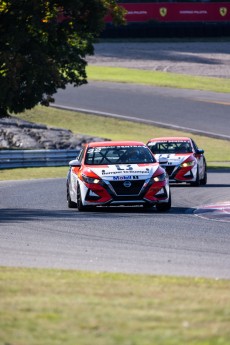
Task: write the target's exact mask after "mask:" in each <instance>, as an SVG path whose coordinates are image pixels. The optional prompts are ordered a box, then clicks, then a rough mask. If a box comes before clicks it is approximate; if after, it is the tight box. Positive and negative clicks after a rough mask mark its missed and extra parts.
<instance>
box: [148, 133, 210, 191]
mask: <svg viewBox="0 0 230 345" xmlns="http://www.w3.org/2000/svg"><path fill="white" fill-rule="evenodd" d="M147 146H148V147H149V148H150V150H151V151H152V153H153V154H154V156H155V158H156V160H157V161H159V159H160V158H161V159H162V158H165V159H166V161H165V163H164V164H161V166H163V167H164V168H165V170H166V172H167V173H168V175H169V181H170V182H174V183H182V182H186V183H190V184H191V185H192V186H199V185H206V183H207V164H206V159H205V156H204V150H202V149H199V148H198V147H197V145H196V143H195V142H194V140H193V139H191V138H188V137H161V138H153V139H150V140H149V141H148V143H147Z"/></svg>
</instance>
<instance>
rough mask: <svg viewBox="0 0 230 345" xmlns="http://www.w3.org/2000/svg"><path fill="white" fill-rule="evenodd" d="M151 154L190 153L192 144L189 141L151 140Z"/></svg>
mask: <svg viewBox="0 0 230 345" xmlns="http://www.w3.org/2000/svg"><path fill="white" fill-rule="evenodd" d="M149 148H150V150H151V151H152V153H153V154H164V153H167V154H170V153H190V152H192V146H191V143H190V142H189V141H162V142H152V143H150V145H149Z"/></svg>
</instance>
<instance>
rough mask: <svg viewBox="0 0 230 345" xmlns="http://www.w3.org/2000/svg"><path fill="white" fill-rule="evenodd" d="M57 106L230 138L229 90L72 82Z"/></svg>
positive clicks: (60, 92) (59, 94) (59, 93)
mask: <svg viewBox="0 0 230 345" xmlns="http://www.w3.org/2000/svg"><path fill="white" fill-rule="evenodd" d="M117 100H119V101H117ZM54 106H58V107H65V108H69V109H75V110H79V111H86V112H89V113H96V114H104V115H106V116H118V117H121V118H124V119H131V120H139V121H141V122H146V123H151V124H160V125H161V126H166V127H169V128H175V129H185V130H190V131H192V132H194V133H197V134H199V133H200V134H201V133H203V134H205V135H211V136H215V137H219V138H223V139H228V140H230V133H229V128H230V116H229V114H230V96H229V94H227V93H226V94H223V93H214V92H207V91H196V90H183V89H171V88H162V87H153V86H145V85H134V84H121V83H120V84H119V83H107V82H92V81H90V82H89V84H88V85H84V86H81V87H78V88H74V87H73V86H71V85H69V86H68V87H67V89H66V90H59V91H58V93H57V94H56V95H55V103H54Z"/></svg>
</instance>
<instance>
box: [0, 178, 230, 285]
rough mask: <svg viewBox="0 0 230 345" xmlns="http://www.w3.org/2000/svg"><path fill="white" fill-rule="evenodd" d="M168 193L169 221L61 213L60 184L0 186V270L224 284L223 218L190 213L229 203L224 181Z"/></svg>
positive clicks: (227, 242)
mask: <svg viewBox="0 0 230 345" xmlns="http://www.w3.org/2000/svg"><path fill="white" fill-rule="evenodd" d="M208 180H209V184H208V185H207V186H205V187H190V186H182V185H179V186H174V187H172V196H173V207H172V209H171V211H170V212H169V213H164V214H161V213H157V212H156V210H155V209H153V210H151V211H148V212H144V211H143V210H142V209H141V208H139V207H130V208H124V207H123V208H122V207H114V208H100V209H98V210H97V211H96V212H85V213H84V212H78V211H77V210H73V209H67V206H66V200H65V194H66V191H65V179H47V180H32V181H18V182H17V181H6V182H0V195H1V198H0V208H1V209H0V265H2V266H6V265H9V266H27V267H52V268H70V269H80V270H96V271H112V272H126V273H147V274H167V275H178V276H203V277H215V278H227V279H229V278H230V226H229V225H230V223H229V221H230V218H229V213H228V214H227V213H225V217H222V218H221V219H219V220H218V221H216V220H215V218H214V220H213V219H206V218H201V217H197V216H196V215H194V214H193V211H194V210H195V208H196V207H198V206H201V207H203V206H204V205H209V204H216V203H223V202H224V201H228V200H229V195H230V193H229V192H230V179H229V173H224V172H223V173H215V172H210V173H209V174H208Z"/></svg>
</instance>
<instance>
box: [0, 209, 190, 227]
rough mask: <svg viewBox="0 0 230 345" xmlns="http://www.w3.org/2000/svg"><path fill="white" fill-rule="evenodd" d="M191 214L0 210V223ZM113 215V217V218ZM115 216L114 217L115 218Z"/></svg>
mask: <svg viewBox="0 0 230 345" xmlns="http://www.w3.org/2000/svg"><path fill="white" fill-rule="evenodd" d="M192 212H193V209H190V208H187V207H172V208H171V210H170V211H168V212H157V210H156V209H155V208H154V207H153V208H152V209H149V210H145V209H144V208H142V207H128V206H126V207H121V206H119V207H101V206H100V207H97V208H95V209H92V210H88V211H86V212H79V211H78V210H77V209H67V210H42V209H25V208H24V209H19V208H17V209H16V208H14V209H8V208H6V209H1V212H0V223H21V222H26V221H41V222H46V221H57V220H64V221H72V220H76V219H84V220H88V221H93V220H94V218H95V217H100V218H101V217H104V218H108V217H110V218H116V217H117V216H122V217H130V216H131V217H133V216H134V215H135V216H136V217H138V216H145V217H149V216H154V217H162V216H163V217H166V216H170V215H175V214H176V215H185V214H190V213H192ZM113 214H114V216H113ZM115 215H116V216H115Z"/></svg>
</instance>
